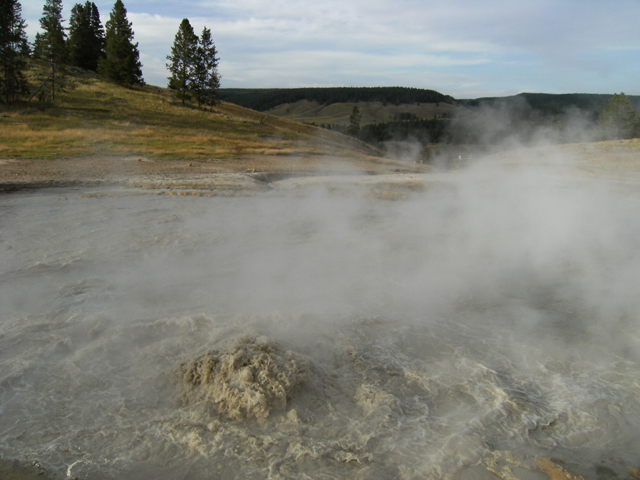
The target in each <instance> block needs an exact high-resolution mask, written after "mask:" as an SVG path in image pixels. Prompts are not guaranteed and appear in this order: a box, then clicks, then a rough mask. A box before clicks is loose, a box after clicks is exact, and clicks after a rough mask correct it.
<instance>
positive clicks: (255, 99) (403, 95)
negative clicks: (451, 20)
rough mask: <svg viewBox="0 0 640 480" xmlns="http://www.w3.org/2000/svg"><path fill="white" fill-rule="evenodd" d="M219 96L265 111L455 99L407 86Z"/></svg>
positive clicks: (223, 92) (237, 91) (235, 91)
mask: <svg viewBox="0 0 640 480" xmlns="http://www.w3.org/2000/svg"><path fill="white" fill-rule="evenodd" d="M219 94H220V99H221V100H224V101H226V102H231V103H235V104H236V105H240V106H242V107H246V108H250V109H252V110H258V111H259V112H264V111H266V110H269V109H271V108H274V107H277V106H278V105H282V104H283V103H295V102H297V101H299V100H309V101H310V102H313V101H315V102H318V103H319V104H320V105H331V104H333V103H355V102H382V103H390V104H392V105H402V104H411V103H438V102H443V103H453V102H455V99H454V98H453V97H452V96H450V95H443V94H442V93H439V92H436V91H435V90H424V89H419V88H407V87H336V88H274V89H266V88H247V89H242V88H221V89H220V90H219Z"/></svg>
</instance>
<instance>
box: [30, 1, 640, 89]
mask: <svg viewBox="0 0 640 480" xmlns="http://www.w3.org/2000/svg"><path fill="white" fill-rule="evenodd" d="M112 5H113V4H112V2H111V1H108V2H98V7H99V9H100V12H101V15H102V20H103V23H104V22H106V21H107V19H108V17H109V12H110V10H111V8H112ZM125 6H126V8H127V10H128V16H129V20H130V21H131V22H132V23H133V28H134V32H135V40H136V41H137V42H139V44H140V46H139V48H140V52H141V59H142V60H143V73H144V75H145V79H146V81H147V82H148V83H152V84H157V85H165V84H166V77H167V72H166V69H165V71H163V65H164V63H166V60H165V58H166V55H167V54H168V53H169V51H170V49H171V45H172V43H173V39H174V36H175V32H177V29H178V26H179V24H180V21H181V20H182V18H189V20H190V22H191V24H192V25H193V26H194V29H195V30H196V32H200V31H201V30H202V27H204V26H205V25H206V26H207V27H208V28H210V29H211V30H212V34H213V38H214V41H215V43H216V46H217V48H218V52H219V54H220V58H221V63H220V72H221V74H222V75H223V86H226V87H233V86H244V87H266V86H281V87H284V86H303V85H363V86H373V85H405V86H413V87H422V88H435V89H440V90H441V91H443V93H447V94H455V95H460V96H462V97H467V98H469V97H472V96H474V95H477V94H482V93H483V92H484V93H486V94H495V93H503V94H507V93H514V92H518V91H527V90H533V91H546V92H550V93H562V92H573V91H582V92H591V93H599V92H600V93H612V92H616V91H625V92H627V93H629V94H635V93H640V90H638V88H639V87H638V86H637V82H635V81H634V79H635V78H638V76H639V74H640V70H639V69H640V66H638V62H637V57H638V55H639V54H640V36H639V35H638V33H637V27H636V19H637V18H640V3H639V2H637V1H636V0H614V1H612V2H602V1H601V0H537V1H533V0H530V1H521V2H505V1H503V0H486V1H483V2H477V1H471V0H452V1H448V2H444V1H436V0H431V1H423V0H420V1H418V0H395V1H391V0H369V1H364V0H350V1H345V0H326V1H324V2H317V1H312V0H273V1H269V2H264V1H263V0H217V1H212V0H202V1H199V2H177V1H175V0H163V1H159V2H157V1H153V2H152V1H150V0H131V1H126V2H125ZM66 8H67V9H68V8H69V6H67V7H66ZM25 10H26V11H28V12H29V15H30V16H31V19H30V20H29V24H30V26H29V34H30V35H31V36H32V37H33V35H35V31H37V29H38V27H39V25H38V21H37V18H38V17H39V16H40V15H41V6H39V7H38V8H37V9H36V8H35V7H34V5H33V4H31V3H30V4H29V5H28V8H25ZM65 15H66V16H67V17H68V13H65ZM33 17H36V18H35V19H34V18H33ZM634 59H635V60H634ZM438 78H440V79H444V78H446V79H447V80H448V81H451V82H453V83H446V82H443V83H437V84H436V85H434V84H433V83H431V82H433V81H434V79H438ZM276 81H282V82H284V83H282V84H274V82H276Z"/></svg>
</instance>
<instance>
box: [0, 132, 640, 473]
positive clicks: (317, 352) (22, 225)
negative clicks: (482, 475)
mask: <svg viewBox="0 0 640 480" xmlns="http://www.w3.org/2000/svg"><path fill="white" fill-rule="evenodd" d="M87 193H100V194H101V195H103V196H102V197H96V196H93V197H92V196H87V195H83V194H87ZM62 197H64V200H63V199H62ZM389 198H392V199H396V201H389V200H388V199H389ZM397 199H399V200H397ZM638 201H639V199H638V197H637V196H635V195H631V194H621V193H620V192H619V189H618V185H617V184H616V183H614V182H607V181H603V180H598V179H592V178H587V177H584V176H581V175H578V174H577V173H576V170H575V169H574V163H573V159H571V158H568V157H566V154H563V153H561V151H560V150H556V149H554V148H553V147H549V146H545V147H544V148H540V149H516V148H514V145H513V144H511V146H510V148H509V149H508V150H505V151H503V152H502V153H499V154H498V153H492V154H486V155H485V156H481V155H477V156H476V155H474V158H473V161H472V162H471V164H470V165H469V166H468V167H467V168H465V169H461V170H457V171H452V172H436V173H431V174H425V175H413V176H404V177H397V176H390V177H371V178H369V177H367V178H364V177H358V176H349V177H342V178H340V179H336V178H330V177H323V178H316V179H309V178H307V179H297V180H296V179H289V180H281V181H274V182H272V190H271V191H270V192H267V193H264V192H260V193H256V194H255V196H252V197H236V198H233V197H232V198H222V197H218V198H216V197H213V198H207V197H186V196H185V197H177V196H175V197H170V196H156V195H140V191H138V190H126V189H112V190H100V191H96V192H92V191H90V190H80V191H73V190H69V191H60V190H49V191H41V192H39V193H38V194H35V195H21V194H17V195H6V196H3V197H1V198H0V208H1V212H2V221H3V228H2V230H1V232H0V252H1V253H0V254H1V256H2V265H3V267H2V271H1V272H0V281H2V285H3V288H2V289H0V305H1V307H0V308H1V312H2V315H1V319H2V323H1V324H0V362H1V363H2V368H1V369H0V372H2V373H1V374H0V375H1V377H0V384H1V385H2V389H0V400H1V401H2V402H1V403H2V405H3V408H4V415H3V416H2V418H3V419H2V422H1V423H0V432H2V436H1V437H0V451H1V452H3V453H5V454H6V455H7V456H8V457H20V456H21V455H23V456H24V455H28V456H29V458H38V459H43V461H44V462H46V463H47V465H49V466H50V467H51V468H52V469H54V470H59V471H62V472H67V473H68V474H69V476H75V475H82V476H83V477H87V478H89V477H92V476H93V477H96V478H97V476H99V475H102V476H107V477H112V478H115V477H117V476H119V475H120V476H122V475H123V474H124V473H130V472H132V471H136V472H137V473H139V474H140V476H144V475H145V474H148V473H149V472H154V475H153V476H155V477H157V478H163V477H164V478H171V477H172V475H173V477H175V472H176V471H186V470H185V469H189V474H190V476H191V477H192V478H210V476H211V472H212V471H214V470H215V471H216V474H220V476H221V475H222V473H223V472H222V470H224V469H228V471H239V472H242V473H241V474H240V475H244V476H245V477H246V478H249V477H251V476H252V475H253V476H259V477H264V476H266V475H267V474H269V475H272V476H273V477H274V478H275V477H277V476H278V475H280V476H283V477H284V476H286V475H289V476H293V477H295V476H298V477H302V476H303V475H310V474H311V473H310V472H314V471H321V472H324V473H326V475H328V476H334V477H342V478H348V477H351V478H353V477H354V476H355V474H356V473H357V472H361V473H362V474H363V475H364V474H366V473H367V472H369V473H371V470H372V469H375V466H376V465H378V464H380V463H382V464H384V465H385V470H384V472H386V473H385V475H386V474H387V473H388V474H389V476H397V477H399V478H416V477H423V478H424V477H429V476H435V477H447V475H453V474H454V473H456V472H459V471H460V469H461V468H463V467H466V466H469V465H476V466H477V465H484V463H482V462H484V461H485V460H486V459H487V458H490V457H491V455H497V454H496V453H495V451H496V450H500V449H502V450H507V449H509V450H512V451H514V452H517V453H518V452H519V453H521V454H522V455H525V454H526V455H538V454H541V455H547V456H550V455H551V453H553V455H554V456H558V457H560V458H565V459H567V460H568V461H569V462H573V463H574V464H581V463H582V464H584V465H587V466H588V467H589V468H591V467H593V464H594V463H595V462H602V463H603V464H606V465H607V468H612V469H614V470H616V471H618V473H620V472H622V471H623V470H624V466H625V465H626V466H631V465H633V462H634V461H637V457H636V454H637V451H638V448H640V445H638V440H637V439H638V438H639V437H638V432H639V431H640V404H639V403H638V400H637V399H638V398H640V396H639V395H638V393H640V392H638V385H639V384H640V383H638V378H640V369H638V362H639V361H640V358H639V357H638V354H637V353H636V352H637V351H638V344H639V341H640V338H639V336H638V331H639V330H638V327H639V326H640V325H639V320H640V319H639V318H638V313H637V312H638V311H640V310H639V307H640V300H639V299H640V295H638V294H639V293H640V292H639V291H638V289H639V287H638V285H640V282H639V281H638V280H639V279H638V272H640V240H639V239H640V235H639V234H640V227H639V225H640V208H638V206H639V203H638ZM247 334H249V335H250V336H249V337H245V336H244V335H247ZM263 336H264V337H263ZM238 337H239V338H250V339H255V338H259V339H263V338H264V339H265V340H260V342H261V343H260V342H258V343H256V342H254V343H251V342H249V343H248V344H247V345H249V344H250V347H251V348H249V347H247V346H246V345H245V346H242V348H243V349H244V350H242V351H243V352H253V351H254V350H255V351H257V352H258V353H257V354H256V356H254V357H255V358H254V357H251V355H248V354H247V358H249V357H251V358H250V359H249V360H247V365H249V364H250V363H251V362H253V363H254V364H255V365H258V366H260V368H263V367H264V371H265V372H267V373H266V374H265V375H266V376H267V377H269V378H270V379H271V380H272V381H273V384H274V385H276V387H274V388H275V389H276V390H277V389H281V390H284V391H285V393H286V395H287V396H286V402H284V401H282V399H283V398H284V397H282V396H280V397H278V399H277V401H276V400H275V397H274V399H270V398H267V397H266V394H264V392H262V391H259V388H262V387H259V386H258V385H257V384H256V383H255V382H253V383H252V382H251V381H250V380H252V378H253V377H250V376H248V375H249V374H248V373H247V372H246V371H245V370H242V369H243V368H245V367H246V365H244V364H237V365H236V364H235V363H234V361H235V360H234V358H235V357H233V355H235V353H237V352H236V350H233V349H231V353H229V356H228V357H225V356H224V355H226V354H224V353H220V352H222V351H223V350H221V346H222V345H225V344H227V343H228V341H229V340H231V339H233V338H238ZM267 338H268V339H267ZM245 343H246V342H245ZM254 344H255V345H254ZM258 344H259V345H258ZM256 345H257V346H256ZM272 345H282V350H280V347H278V348H276V347H271V346H272ZM238 351H239V350H238ZM264 351H268V352H271V353H270V354H272V356H274V358H276V360H275V361H274V362H275V363H269V362H272V359H271V358H270V357H269V355H262V353H260V352H263V353H264ZM207 352H209V357H207ZM211 352H213V353H211ZM290 352H293V353H290ZM296 352H297V353H296ZM216 355H217V356H216ZM223 357H224V359H225V360H224V361H225V362H227V363H226V364H225V365H227V366H229V371H230V372H231V373H229V375H228V381H227V382H226V383H225V382H222V383H221V384H215V382H213V383H211V385H212V388H214V389H215V392H216V393H211V392H208V391H204V390H202V385H200V384H197V385H196V384H195V383H194V386H193V390H192V391H191V393H193V395H192V397H193V398H192V400H193V402H192V403H189V402H187V404H184V403H183V402H180V401H179V399H178V397H179V393H180V392H179V389H177V388H176V387H175V384H173V383H172V381H173V380H172V379H173V378H174V377H175V372H176V369H177V368H179V366H180V365H183V366H184V365H187V366H189V365H191V366H194V368H196V367H198V368H200V367H202V365H205V363H206V362H205V361H204V360H203V359H209V360H210V359H212V358H213V359H214V360H216V362H217V361H218V359H219V358H223ZM256 359H257V360H256ZM300 359H302V360H300ZM209 360H207V361H209ZM298 360H300V361H298ZM189 362H191V363H189ZM198 362H200V363H198ZM214 363H215V362H213V361H211V362H209V364H207V365H208V368H209V367H210V368H209V369H208V370H207V369H204V370H202V368H200V370H198V372H200V373H198V375H201V370H202V371H205V372H209V373H210V372H212V371H213V370H215V368H217V367H215V366H213V367H212V366H211V365H213V364H214ZM216 365H218V364H217V363H216ZM214 367H215V368H214ZM272 367H273V368H272ZM275 367H277V368H275ZM294 367H295V368H294ZM184 368H186V370H188V372H186V373H189V372H191V370H189V368H188V367H184ZM256 368H258V367H256ZM196 369H197V368H196ZM194 371H195V370H194ZM282 372H285V373H286V375H284V376H283V374H282ZM267 374H268V375H267ZM287 375H288V376H289V377H290V378H289V377H287ZM187 376H188V375H187ZM303 377H304V381H302V379H303ZM193 378H195V377H193ZM198 378H200V377H198ZM225 378H227V377H225ZM52 379H55V381H53V380H52ZM276 380H277V381H276ZM243 382H244V383H243ZM285 384H286V386H287V388H288V386H290V387H291V392H292V391H293V390H295V395H291V396H289V393H290V391H289V390H286V388H285V386H284V385H285ZM218 387H219V388H218ZM231 387H233V389H236V390H234V392H235V395H236V397H235V398H236V400H238V399H239V400H238V401H239V403H240V407H238V408H236V409H235V410H233V409H231V407H230V408H229V409H228V410H225V409H224V408H218V410H216V408H204V407H203V402H205V403H206V402H207V401H208V400H207V399H211V398H215V402H218V403H220V402H221V400H220V398H221V397H220V394H219V392H222V391H224V392H227V391H229V390H230V389H231ZM243 389H244V390H243ZM203 392H204V393H203ZM246 392H249V393H251V392H254V393H255V392H258V393H255V395H254V396H251V395H249V394H248V393H246ZM261 395H262V396H261ZM263 396H264V398H266V400H264V402H266V403H264V402H263V404H259V402H258V400H256V399H257V398H263ZM245 400H246V401H245ZM267 400H268V401H267ZM243 402H244V403H243ZM256 402H258V403H256ZM269 402H272V403H273V405H272V403H269ZM247 405H249V406H247ZM255 405H258V406H260V409H256V408H257V407H256V408H254V407H255ZM272 407H273V408H272ZM234 408H235V407H234ZM70 411H73V412H74V415H73V416H70V415H69V413H68V412H70ZM238 412H239V413H238ZM227 417H229V418H231V419H233V421H231V420H229V418H227ZM252 418H259V419H261V420H264V422H265V424H264V425H266V426H264V425H256V424H253V423H251V419H252ZM603 445H604V446H603ZM25 452H27V453H26V454H25ZM614 456H615V457H616V458H618V459H620V460H619V461H618V460H616V462H618V463H615V462H614V461H613V460H610V459H611V458H612V457H614ZM376 462H378V463H376ZM607 462H608V463H607ZM585 468H586V467H585ZM593 468H595V467H593ZM136 469H138V470H136ZM216 469H218V470H216ZM220 469H222V470H220ZM367 469H368V470H367ZM105 472H106V473H105ZM324 473H323V474H324ZM587 473H588V472H587ZM207 475H208V476H209V477H207ZM125 476H126V475H125ZM147 476H148V475H147ZM365 476H366V475H365Z"/></svg>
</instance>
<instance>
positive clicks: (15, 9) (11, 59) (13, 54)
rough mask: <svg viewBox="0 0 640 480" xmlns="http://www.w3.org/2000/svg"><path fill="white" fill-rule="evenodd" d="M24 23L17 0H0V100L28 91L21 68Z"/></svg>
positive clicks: (10, 99) (7, 100) (23, 62)
mask: <svg viewBox="0 0 640 480" xmlns="http://www.w3.org/2000/svg"><path fill="white" fill-rule="evenodd" d="M25 28H26V24H25V22H24V20H23V19H22V6H21V5H20V2H19V1H18V0H1V1H0V69H1V71H0V101H4V102H6V103H12V102H14V101H16V100H17V99H18V97H19V96H20V95H21V94H25V93H27V91H28V84H27V81H26V79H25V78H24V76H23V75H22V70H23V69H24V68H25V66H26V64H25V61H24V59H23V58H22V54H23V53H24V52H23V48H24V44H25V43H26V34H25Z"/></svg>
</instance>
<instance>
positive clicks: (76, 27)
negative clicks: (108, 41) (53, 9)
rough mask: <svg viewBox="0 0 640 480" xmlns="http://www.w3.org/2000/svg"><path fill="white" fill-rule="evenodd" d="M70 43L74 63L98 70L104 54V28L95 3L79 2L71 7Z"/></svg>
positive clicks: (81, 66)
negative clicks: (82, 3)
mask: <svg viewBox="0 0 640 480" xmlns="http://www.w3.org/2000/svg"><path fill="white" fill-rule="evenodd" d="M68 45H69V56H70V60H71V64H72V65H75V66H76V67H80V68H84V69H86V70H93V71H94V72H95V71H97V70H98V62H99V60H100V58H102V56H103V55H104V29H103V28H102V23H101V22H100V13H99V12H98V7H97V6H96V4H95V3H93V2H89V1H87V2H86V3H85V4H84V5H81V4H79V3H78V4H76V5H74V7H73V8H72V9H71V19H70V20H69V42H68Z"/></svg>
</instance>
